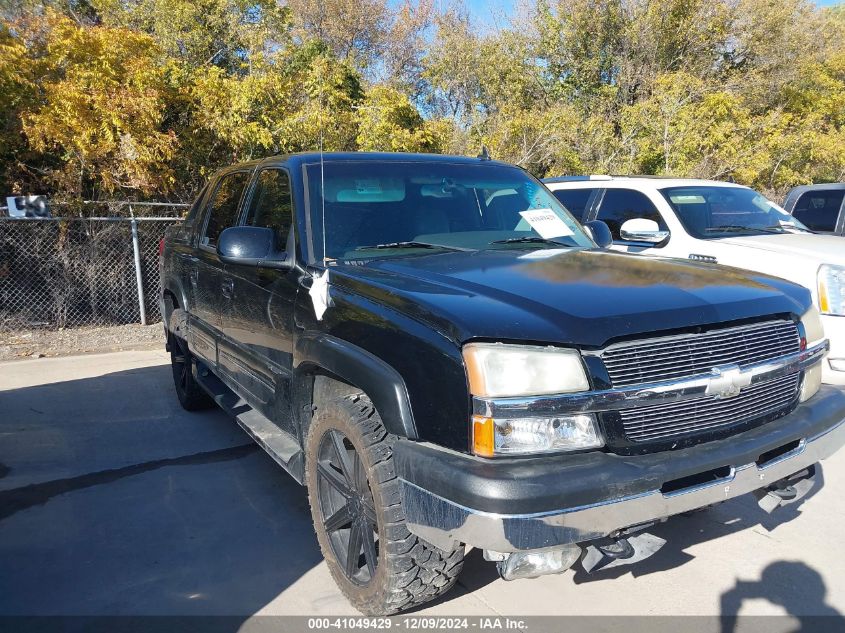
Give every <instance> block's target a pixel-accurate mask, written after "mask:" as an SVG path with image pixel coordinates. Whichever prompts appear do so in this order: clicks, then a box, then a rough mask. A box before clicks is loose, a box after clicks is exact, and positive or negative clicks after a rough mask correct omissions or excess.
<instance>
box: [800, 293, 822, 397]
mask: <svg viewBox="0 0 845 633" xmlns="http://www.w3.org/2000/svg"><path fill="white" fill-rule="evenodd" d="M801 325H803V326H804V336H805V337H806V339H807V340H806V345H807V347H812V346H813V345H815V344H816V343H819V342H821V341H822V340H823V339H824V327H823V326H822V320H821V318H819V311H818V310H816V308H815V307H813V306H810V309H809V310H807V311H806V312H805V313H804V315H803V316H802V317H801ZM821 385H822V361H819V362H818V363H816V364H815V365H813V366H812V367H810V368H809V369H805V370H804V382H803V383H802V384H801V396H800V398H799V400H800V401H801V402H806V401H807V400H809V399H810V398H812V397H813V396H814V395H816V393H817V392H818V390H819V388H820V387H821Z"/></svg>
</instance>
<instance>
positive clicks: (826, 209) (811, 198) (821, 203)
mask: <svg viewBox="0 0 845 633" xmlns="http://www.w3.org/2000/svg"><path fill="white" fill-rule="evenodd" d="M843 197H845V189H840V190H838V191H836V190H830V191H808V192H807V193H804V194H802V195H801V197H800V198H798V202H796V203H795V209H793V211H792V215H794V216H795V217H796V218H798V219H799V220H801V222H802V223H803V224H805V225H806V226H807V227H808V228H810V229H812V230H814V231H834V230H835V229H836V218H837V217H839V209H840V208H841V207H842V198H843Z"/></svg>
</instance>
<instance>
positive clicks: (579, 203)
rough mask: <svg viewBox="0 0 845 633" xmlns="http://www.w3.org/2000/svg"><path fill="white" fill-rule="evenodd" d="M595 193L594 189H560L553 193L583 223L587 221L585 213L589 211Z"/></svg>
mask: <svg viewBox="0 0 845 633" xmlns="http://www.w3.org/2000/svg"><path fill="white" fill-rule="evenodd" d="M593 191H594V190H593V189H558V190H557V191H552V193H553V194H554V195H555V198H557V199H558V200H560V201H561V203H562V204H563V206H565V207H566V208H567V210H568V211H569V212H570V213H571V214H572V215H574V216H575V217H576V218H578V219H579V220H581V221H582V222H583V221H584V220H586V219H587V218H585V217H584V212H585V211H586V210H587V203H588V202H589V201H590V196H592V195H593Z"/></svg>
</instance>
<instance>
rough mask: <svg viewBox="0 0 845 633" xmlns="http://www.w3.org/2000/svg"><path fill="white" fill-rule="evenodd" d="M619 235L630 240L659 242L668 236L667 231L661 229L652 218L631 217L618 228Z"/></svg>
mask: <svg viewBox="0 0 845 633" xmlns="http://www.w3.org/2000/svg"><path fill="white" fill-rule="evenodd" d="M619 236H620V237H621V238H622V239H623V240H627V241H630V242H648V243H649V244H660V243H661V242H663V241H665V240H666V238H667V237H669V231H661V230H660V226H659V225H658V224H657V222H655V221H654V220H647V219H645V218H633V219H631V220H626V221H625V222H624V223H623V224H622V226H621V227H620V229H619Z"/></svg>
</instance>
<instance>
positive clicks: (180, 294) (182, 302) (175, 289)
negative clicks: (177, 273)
mask: <svg viewBox="0 0 845 633" xmlns="http://www.w3.org/2000/svg"><path fill="white" fill-rule="evenodd" d="M167 294H172V295H173V296H174V297H176V301H178V302H179V305H176V306H172V307H173V309H176V308H178V309H181V310H184V311H185V312H188V311H189V309H190V306H189V305H188V295H187V293H186V292H185V290H184V288H182V284H181V283H180V281H179V280H176V279H168V280H167V283H166V284H165V285H163V287H162V289H161V294H160V297H159V304H160V305H159V308H160V310H161V319H162V321H163V322H164V329H165V330H167V329H168V328H169V324H170V314H169V313H168V311H167V305H166V303H165V296H166V295H167Z"/></svg>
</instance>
